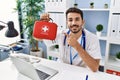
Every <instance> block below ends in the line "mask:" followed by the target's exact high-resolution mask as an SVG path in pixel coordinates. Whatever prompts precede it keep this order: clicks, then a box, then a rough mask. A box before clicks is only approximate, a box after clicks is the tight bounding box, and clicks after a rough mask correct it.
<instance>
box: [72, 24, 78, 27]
mask: <svg viewBox="0 0 120 80" xmlns="http://www.w3.org/2000/svg"><path fill="white" fill-rule="evenodd" d="M70 27H79V25H76V24H74V25H71V26H70Z"/></svg>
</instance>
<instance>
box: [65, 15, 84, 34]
mask: <svg viewBox="0 0 120 80" xmlns="http://www.w3.org/2000/svg"><path fill="white" fill-rule="evenodd" d="M83 24H84V20H82V18H81V16H80V14H78V13H68V15H67V25H68V27H69V29H70V31H71V32H72V33H78V32H79V31H80V30H82V26H83Z"/></svg>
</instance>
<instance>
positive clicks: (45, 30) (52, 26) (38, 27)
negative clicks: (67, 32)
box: [32, 21, 57, 40]
mask: <svg viewBox="0 0 120 80" xmlns="http://www.w3.org/2000/svg"><path fill="white" fill-rule="evenodd" d="M56 34H57V24H56V23H53V22H47V21H35V24H34V28H33V34H32V35H33V37H34V38H37V39H48V40H54V39H55V38H56Z"/></svg>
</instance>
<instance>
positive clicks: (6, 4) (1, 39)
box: [0, 0, 20, 45]
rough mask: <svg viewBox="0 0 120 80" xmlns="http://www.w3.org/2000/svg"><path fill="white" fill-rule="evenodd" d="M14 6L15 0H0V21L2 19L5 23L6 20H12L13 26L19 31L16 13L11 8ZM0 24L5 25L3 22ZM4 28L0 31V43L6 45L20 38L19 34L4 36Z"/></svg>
mask: <svg viewBox="0 0 120 80" xmlns="http://www.w3.org/2000/svg"><path fill="white" fill-rule="evenodd" d="M15 7H16V0H1V1H0V21H3V22H5V23H7V22H8V21H13V22H14V26H15V28H16V29H17V31H18V32H19V22H18V15H17V14H18V13H17V12H15V11H14V9H13V8H15ZM0 24H1V25H5V24H2V23H1V22H0ZM5 26H6V25H5ZM6 30H7V27H6V28H5V29H3V30H1V31H0V44H3V45H7V44H10V43H12V42H15V41H16V40H18V39H20V34H19V36H17V37H15V38H7V37H5V31H6Z"/></svg>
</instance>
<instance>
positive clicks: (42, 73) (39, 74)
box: [36, 69, 50, 80]
mask: <svg viewBox="0 0 120 80" xmlns="http://www.w3.org/2000/svg"><path fill="white" fill-rule="evenodd" d="M36 71H37V73H38V76H39V78H40V79H41V80H45V79H46V78H48V77H49V76H50V75H49V74H47V73H45V72H42V71H40V70H37V69H36Z"/></svg>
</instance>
